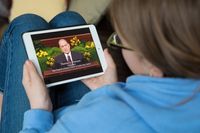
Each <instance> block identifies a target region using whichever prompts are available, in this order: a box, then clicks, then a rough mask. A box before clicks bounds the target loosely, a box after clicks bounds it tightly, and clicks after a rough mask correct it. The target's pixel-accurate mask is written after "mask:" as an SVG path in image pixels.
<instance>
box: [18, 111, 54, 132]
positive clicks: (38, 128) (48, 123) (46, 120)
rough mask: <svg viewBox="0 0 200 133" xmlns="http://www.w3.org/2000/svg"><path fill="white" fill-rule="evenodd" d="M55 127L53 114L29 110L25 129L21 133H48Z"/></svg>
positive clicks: (24, 125) (25, 119) (25, 117)
mask: <svg viewBox="0 0 200 133" xmlns="http://www.w3.org/2000/svg"><path fill="white" fill-rule="evenodd" d="M52 126H53V114H52V113H51V112H48V111H45V110H39V109H37V110H36V109H35V110H28V111H26V112H25V114H24V122H23V129H22V131H21V132H20V133H38V132H40V133H41V132H47V131H49V130H50V129H51V128H52Z"/></svg>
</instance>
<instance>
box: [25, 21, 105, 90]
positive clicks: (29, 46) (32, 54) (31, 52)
mask: <svg viewBox="0 0 200 133" xmlns="http://www.w3.org/2000/svg"><path fill="white" fill-rule="evenodd" d="M84 28H89V30H90V33H91V36H92V39H93V41H94V43H95V48H96V51H97V55H98V57H99V60H100V64H101V67H102V70H103V71H102V72H98V73H94V74H89V75H85V76H80V77H77V78H72V79H67V80H63V81H58V82H54V83H50V84H46V86H47V87H52V86H56V85H60V84H64V83H69V82H73V81H77V80H82V79H86V78H92V77H96V76H100V75H102V74H104V72H105V70H106V68H107V63H106V60H105V57H104V53H103V49H102V46H101V43H100V39H99V36H98V33H97V31H96V28H95V26H94V25H82V26H74V27H65V28H59V29H50V30H41V31H32V32H26V33H24V34H23V35H22V38H23V41H24V45H25V49H26V52H27V55H28V58H29V60H31V61H32V62H33V63H34V65H35V66H36V69H37V70H38V72H39V74H40V75H41V77H42V78H43V75H42V71H41V68H40V65H39V61H38V58H37V56H36V51H35V48H34V44H33V40H32V37H31V36H32V35H37V34H44V33H53V32H59V31H67V30H75V29H84Z"/></svg>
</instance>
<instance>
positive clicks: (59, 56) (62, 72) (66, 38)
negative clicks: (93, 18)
mask: <svg viewBox="0 0 200 133" xmlns="http://www.w3.org/2000/svg"><path fill="white" fill-rule="evenodd" d="M31 38H32V41H33V45H34V49H35V52H36V53H35V54H36V56H37V59H38V62H39V65H40V68H41V72H42V75H43V77H44V81H45V83H46V84H50V83H54V82H59V81H63V80H68V79H73V78H77V77H82V76H85V75H90V74H94V73H100V72H103V69H102V66H101V64H100V60H99V57H98V54H97V49H96V47H95V42H94V40H93V37H92V34H91V32H90V29H89V28H82V29H73V30H67V31H57V32H51V33H42V34H34V35H31Z"/></svg>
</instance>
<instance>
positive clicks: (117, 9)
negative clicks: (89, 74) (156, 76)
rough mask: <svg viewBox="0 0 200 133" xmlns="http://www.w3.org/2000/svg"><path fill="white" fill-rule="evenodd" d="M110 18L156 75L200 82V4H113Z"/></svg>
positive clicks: (122, 0)
mask: <svg viewBox="0 0 200 133" xmlns="http://www.w3.org/2000/svg"><path fill="white" fill-rule="evenodd" d="M111 17H112V20H113V24H114V26H115V29H116V31H117V33H118V34H119V36H120V39H121V40H122V42H123V43H125V45H129V46H131V47H132V48H133V49H134V50H135V51H136V53H137V54H138V55H139V56H138V57H141V58H140V59H141V60H144V59H146V60H147V62H149V63H150V64H152V65H153V66H156V68H158V69H157V70H156V71H158V72H159V70H161V71H162V73H164V74H165V75H166V76H172V77H190V78H200V26H199V23H200V21H199V20H200V1H199V0H114V1H113V3H112V4H111ZM123 53H124V55H125V56H126V55H127V53H128V54H129V55H131V52H130V51H129V52H127V51H124V52H123ZM132 53H134V52H132ZM136 53H134V54H136ZM127 57H128V56H127ZM125 58H126V57H125ZM129 58H130V57H129ZM143 58H144V59H143ZM137 59H138V58H137ZM130 61H131V60H130V59H129V60H128V61H127V63H128V64H129V66H131V65H134V62H130ZM144 62H145V61H144ZM147 64H148V63H147ZM147 73H148V72H147Z"/></svg>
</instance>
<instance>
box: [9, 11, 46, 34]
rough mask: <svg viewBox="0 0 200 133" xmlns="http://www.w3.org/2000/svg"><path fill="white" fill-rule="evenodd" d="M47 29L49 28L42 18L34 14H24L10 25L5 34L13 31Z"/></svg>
mask: <svg viewBox="0 0 200 133" xmlns="http://www.w3.org/2000/svg"><path fill="white" fill-rule="evenodd" d="M47 28H49V26H48V23H47V22H46V21H45V20H44V19H43V18H42V17H40V16H38V15H35V14H24V15H21V16H19V17H17V18H15V19H14V20H13V21H12V22H11V23H10V25H9V27H8V30H7V32H12V31H13V30H17V31H19V32H26V31H31V30H39V29H47Z"/></svg>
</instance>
